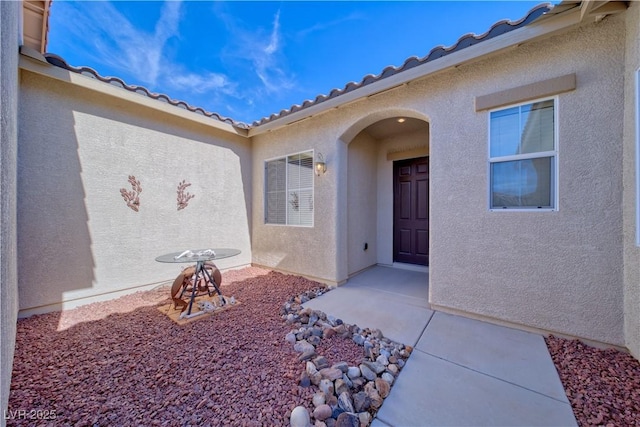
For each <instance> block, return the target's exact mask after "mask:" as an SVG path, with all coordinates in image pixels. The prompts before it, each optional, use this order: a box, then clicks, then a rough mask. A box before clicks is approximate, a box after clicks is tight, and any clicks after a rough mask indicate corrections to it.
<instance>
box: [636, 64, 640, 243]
mask: <svg viewBox="0 0 640 427" xmlns="http://www.w3.org/2000/svg"><path fill="white" fill-rule="evenodd" d="M635 84H636V87H635V89H636V90H635V92H636V99H635V104H636V105H635V107H636V111H635V122H636V123H635V131H636V134H635V138H636V246H640V68H638V69H637V70H636V76H635Z"/></svg>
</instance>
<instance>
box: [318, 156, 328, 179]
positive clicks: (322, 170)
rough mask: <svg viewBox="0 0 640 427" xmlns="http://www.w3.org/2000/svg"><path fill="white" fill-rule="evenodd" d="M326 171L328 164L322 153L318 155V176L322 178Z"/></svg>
mask: <svg viewBox="0 0 640 427" xmlns="http://www.w3.org/2000/svg"><path fill="white" fill-rule="evenodd" d="M326 171H327V164H326V163H325V162H324V157H323V156H322V153H318V154H317V155H316V175H318V176H320V175H321V174H323V173H325V172H326Z"/></svg>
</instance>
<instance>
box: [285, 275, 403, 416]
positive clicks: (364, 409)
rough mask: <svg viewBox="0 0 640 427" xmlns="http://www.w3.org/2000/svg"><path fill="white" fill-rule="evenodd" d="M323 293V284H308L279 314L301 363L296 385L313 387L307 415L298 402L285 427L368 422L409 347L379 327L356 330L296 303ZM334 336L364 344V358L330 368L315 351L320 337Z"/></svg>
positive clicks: (394, 377)
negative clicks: (311, 286)
mask: <svg viewBox="0 0 640 427" xmlns="http://www.w3.org/2000/svg"><path fill="white" fill-rule="evenodd" d="M329 291H330V289H328V288H326V287H319V288H314V289H312V290H310V291H307V292H304V293H302V294H301V295H298V296H296V297H292V298H290V299H289V300H288V301H287V302H286V303H285V304H284V306H283V307H282V318H283V319H284V320H285V321H286V322H287V324H290V325H292V326H295V327H296V329H292V330H291V331H290V332H289V333H288V334H287V335H286V336H285V340H286V341H287V342H289V343H291V345H292V346H293V348H294V350H295V351H296V352H297V353H300V355H299V356H298V360H299V361H300V362H303V363H305V369H304V370H303V371H302V373H301V375H300V379H299V385H300V386H301V387H315V388H316V389H317V391H316V393H315V394H314V396H313V402H312V404H313V408H314V409H313V411H312V412H311V413H309V411H308V410H307V408H305V407H304V406H297V407H295V408H293V410H292V411H291V417H290V425H291V427H308V426H311V425H314V426H315V427H346V426H349V427H351V426H353V427H366V426H368V425H369V424H371V421H372V420H373V418H374V417H375V415H376V413H377V412H378V409H379V408H380V407H381V406H382V403H383V401H384V399H385V398H386V397H387V396H388V395H389V392H390V390H391V386H392V385H393V383H394V381H395V379H396V377H397V376H398V374H399V373H400V370H401V369H402V368H403V367H404V365H405V363H406V360H407V358H408V357H409V355H410V354H411V352H412V350H413V348H412V347H410V346H407V345H404V344H400V343H397V342H394V341H392V340H390V339H389V338H386V337H384V336H383V334H382V332H381V331H380V330H379V329H368V328H365V329H362V328H360V327H358V326H357V325H349V324H346V323H344V322H343V321H342V320H341V319H338V318H336V317H333V316H330V315H329V316H328V315H326V314H325V313H324V312H322V311H319V310H312V309H311V308H308V307H307V308H303V307H302V304H304V303H305V302H307V301H309V300H311V299H313V298H316V297H318V296H320V295H322V294H324V293H326V292H329ZM335 335H338V336H340V337H343V338H345V339H352V340H353V342H355V343H356V344H358V345H360V346H362V347H364V354H365V356H364V357H363V359H362V361H361V363H360V364H359V365H358V366H349V365H348V363H347V362H339V363H336V364H334V365H332V366H330V365H329V363H328V362H327V359H326V358H325V357H324V356H323V355H320V354H316V347H317V346H318V344H320V342H321V341H322V339H323V338H330V337H332V336H335ZM312 423H313V424H312Z"/></svg>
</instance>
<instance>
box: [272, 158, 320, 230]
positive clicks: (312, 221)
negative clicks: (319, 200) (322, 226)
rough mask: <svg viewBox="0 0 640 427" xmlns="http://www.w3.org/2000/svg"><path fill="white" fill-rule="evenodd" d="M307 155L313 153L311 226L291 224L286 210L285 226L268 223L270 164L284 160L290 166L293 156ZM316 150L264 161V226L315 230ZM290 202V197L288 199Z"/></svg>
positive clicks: (286, 187)
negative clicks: (290, 159)
mask: <svg viewBox="0 0 640 427" xmlns="http://www.w3.org/2000/svg"><path fill="white" fill-rule="evenodd" d="M305 153H311V159H312V160H311V173H312V179H311V193H312V197H313V210H312V211H311V224H310V225H305V224H289V209H288V208H285V223H284V224H279V223H274V222H267V204H268V199H267V167H268V164H269V162H273V161H275V160H282V159H284V161H285V165H288V164H289V157H293V156H297V155H300V154H305ZM315 159H316V156H315V150H313V149H308V150H302V151H296V152H294V153H288V154H285V155H283V156H276V157H271V158H268V159H265V160H264V162H263V163H264V175H263V177H264V186H263V192H262V194H263V198H264V200H263V202H264V203H263V213H264V215H263V221H264V225H268V226H274V227H302V228H313V227H314V226H315V217H316V209H315V200H316V188H315V186H316V179H315V176H316V173H315ZM285 192H286V193H287V195H288V193H289V168H288V167H285ZM287 200H288V197H287Z"/></svg>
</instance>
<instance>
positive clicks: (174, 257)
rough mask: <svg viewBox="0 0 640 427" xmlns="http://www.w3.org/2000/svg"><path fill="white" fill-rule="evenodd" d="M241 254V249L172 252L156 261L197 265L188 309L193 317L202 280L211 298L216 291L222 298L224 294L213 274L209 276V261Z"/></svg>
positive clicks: (188, 313) (183, 290) (188, 312)
mask: <svg viewBox="0 0 640 427" xmlns="http://www.w3.org/2000/svg"><path fill="white" fill-rule="evenodd" d="M239 253H240V250H239V249H230V248H218V249H215V248H214V249H199V250H195V251H191V250H187V251H184V252H172V253H170V254H166V255H161V256H159V257H157V258H156V261H157V262H166V263H184V262H190V263H191V262H195V263H196V271H195V273H194V276H193V286H192V287H191V288H192V289H191V298H190V299H189V307H188V309H187V310H188V311H187V316H189V315H191V307H192V306H193V301H194V300H195V299H196V294H197V293H198V284H199V282H200V279H202V280H203V281H204V283H205V286H206V291H207V294H208V295H209V296H212V295H213V293H214V291H215V292H217V293H218V295H220V296H222V292H220V288H219V287H218V285H219V283H216V281H215V279H214V278H213V277H211V274H209V272H208V271H207V269H206V268H205V263H206V262H207V261H213V260H218V259H222V258H229V257H232V256H236V255H238V254H239ZM186 289H187V288H186V287H185V288H183V289H182V292H181V293H180V298H182V295H183V294H184V292H185V290H186Z"/></svg>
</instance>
